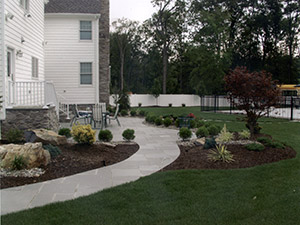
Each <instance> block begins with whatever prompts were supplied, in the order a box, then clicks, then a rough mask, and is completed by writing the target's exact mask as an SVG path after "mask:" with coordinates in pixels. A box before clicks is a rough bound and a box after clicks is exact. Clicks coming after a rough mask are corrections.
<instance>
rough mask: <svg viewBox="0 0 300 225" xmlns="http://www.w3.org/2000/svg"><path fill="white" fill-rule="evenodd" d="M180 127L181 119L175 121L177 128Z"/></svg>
mask: <svg viewBox="0 0 300 225" xmlns="http://www.w3.org/2000/svg"><path fill="white" fill-rule="evenodd" d="M179 125H180V121H179V119H176V120H175V126H176V127H179Z"/></svg>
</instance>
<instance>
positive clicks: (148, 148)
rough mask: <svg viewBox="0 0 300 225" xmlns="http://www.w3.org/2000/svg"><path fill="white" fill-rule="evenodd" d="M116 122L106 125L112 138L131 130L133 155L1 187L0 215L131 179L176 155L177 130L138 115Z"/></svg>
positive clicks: (156, 169) (70, 197) (143, 174)
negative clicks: (68, 173)
mask: <svg viewBox="0 0 300 225" xmlns="http://www.w3.org/2000/svg"><path fill="white" fill-rule="evenodd" d="M120 122H121V127H119V126H118V125H117V123H115V121H112V124H111V125H109V127H108V129H109V130H111V131H112V133H113V135H114V139H113V140H114V141H121V140H122V132H123V131H124V130H125V129H127V128H130V129H134V130H135V136H136V138H135V141H136V142H137V143H138V144H139V145H140V149H139V150H138V152H137V153H136V154H134V155H133V156H131V157H130V158H128V159H126V160H125V161H123V162H119V163H117V164H114V165H111V166H107V167H103V168H99V169H95V170H91V171H87V172H84V173H80V174H76V175H73V176H68V177H64V178H58V179H55V180H51V181H45V182H42V183H38V184H30V185H25V186H21V187H15V188H8V189H3V190H1V191H0V192H1V193H0V198H1V215H4V214H7V213H12V212H16V211H20V210H24V209H30V208H34V207H37V206H43V205H46V204H49V203H53V202H59V201H66V200H71V199H75V198H78V197H81V196H86V195H90V194H92V193H95V192H98V191H101V190H103V189H106V188H110V187H114V186H117V185H120V184H124V183H128V182H131V181H135V180H137V179H139V178H140V177H143V176H148V175H150V174H152V173H155V172H157V171H159V170H160V169H162V168H163V167H165V166H167V165H168V164H170V163H172V162H173V161H174V160H175V159H176V158H177V157H178V156H179V154H180V151H179V148H178V146H177V144H176V140H177V139H178V137H177V132H178V131H176V130H171V129H162V128H155V127H148V126H146V125H144V124H143V119H140V118H120ZM97 135H98V133H97Z"/></svg>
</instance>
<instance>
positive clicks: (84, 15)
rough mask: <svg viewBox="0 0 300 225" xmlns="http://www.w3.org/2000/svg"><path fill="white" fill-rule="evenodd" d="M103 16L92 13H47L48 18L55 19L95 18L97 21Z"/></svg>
mask: <svg viewBox="0 0 300 225" xmlns="http://www.w3.org/2000/svg"><path fill="white" fill-rule="evenodd" d="M100 16H101V14H92V13H45V17H46V18H55V17H87V18H91V17H94V18H95V20H96V19H99V18H100Z"/></svg>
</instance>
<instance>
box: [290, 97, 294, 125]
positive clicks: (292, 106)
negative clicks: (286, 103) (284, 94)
mask: <svg viewBox="0 0 300 225" xmlns="http://www.w3.org/2000/svg"><path fill="white" fill-rule="evenodd" d="M293 119H294V98H293V96H291V120H293Z"/></svg>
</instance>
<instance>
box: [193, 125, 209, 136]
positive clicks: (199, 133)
mask: <svg viewBox="0 0 300 225" xmlns="http://www.w3.org/2000/svg"><path fill="white" fill-rule="evenodd" d="M208 135H209V133H208V130H207V128H206V127H200V128H199V129H198V130H197V132H196V136H197V137H198V138H202V137H207V136H208Z"/></svg>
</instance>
